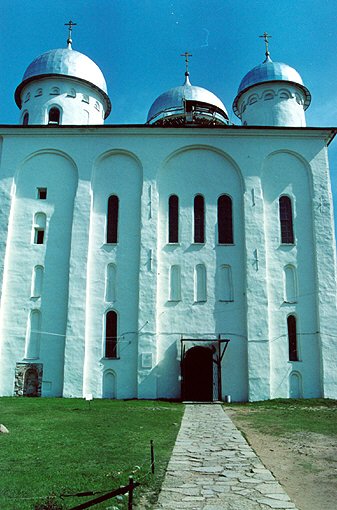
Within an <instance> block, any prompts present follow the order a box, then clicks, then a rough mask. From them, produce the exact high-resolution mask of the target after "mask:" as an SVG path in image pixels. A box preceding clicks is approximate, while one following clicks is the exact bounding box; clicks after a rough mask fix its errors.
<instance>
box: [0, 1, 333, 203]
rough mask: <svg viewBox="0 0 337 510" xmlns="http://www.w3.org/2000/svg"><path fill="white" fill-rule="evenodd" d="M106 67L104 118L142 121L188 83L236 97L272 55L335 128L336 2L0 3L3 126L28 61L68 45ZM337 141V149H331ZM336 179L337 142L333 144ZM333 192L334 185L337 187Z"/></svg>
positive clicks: (15, 114) (311, 118)
mask: <svg viewBox="0 0 337 510" xmlns="http://www.w3.org/2000/svg"><path fill="white" fill-rule="evenodd" d="M69 19H72V20H73V21H74V22H76V23H77V26H76V27H75V28H74V31H73V48H74V49H76V50H78V51H80V52H82V53H84V54H86V55H88V56H89V57H90V58H91V59H92V60H94V61H95V62H96V63H97V64H98V65H99V67H100V68H101V69H102V71H103V73H104V75H105V78H106V81H107V85H108V91H109V95H110V98H111V101H112V105H113V108H112V114H111V115H110V117H109V118H108V120H107V123H143V122H145V121H146V116H147V112H148V110H149V108H150V106H151V104H152V102H153V101H154V99H155V98H156V97H157V96H158V95H159V94H161V93H162V92H164V91H165V90H167V89H169V88H171V87H174V86H177V85H180V84H181V83H182V82H183V79H184V70H185V68H184V59H183V57H180V54H181V53H183V52H184V51H186V50H188V51H189V52H190V53H192V54H193V57H192V58H191V63H190V72H191V82H192V84H195V85H199V86H202V87H205V88H207V89H209V90H211V91H212V92H214V93H215V94H216V95H217V96H219V97H220V99H221V100H222V101H223V103H224V104H225V105H226V107H227V110H228V112H229V114H230V117H231V120H232V121H233V122H234V123H237V124H239V119H237V118H236V116H235V115H234V114H233V113H232V102H233V99H234V97H235V95H236V91H237V88H238V85H239V83H240V81H241V79H242V78H243V76H244V75H245V74H246V73H247V72H248V71H249V70H250V69H251V68H252V67H254V66H255V65H257V64H258V63H260V62H261V61H262V60H263V59H264V51H265V50H264V42H263V40H262V39H259V37H258V36H259V35H260V34H263V32H264V31H267V32H268V33H269V34H271V35H272V38H271V40H270V53H271V57H272V59H273V60H274V61H280V62H285V63H287V64H289V65H290V66H292V67H294V68H295V69H296V70H297V71H298V72H299V73H300V75H301V76H302V79H303V81H304V83H305V85H306V86H307V87H308V88H309V90H310V92H311V94H312V104H311V106H310V107H309V109H308V110H307V124H308V125H310V126H334V125H337V51H336V50H337V2H336V0H269V1H267V0H0V21H1V24H0V26H1V35H2V37H1V46H0V59H1V71H2V72H1V77H0V123H1V124H6V123H8V124H16V123H17V122H18V119H19V110H18V109H17V107H16V105H15V103H14V99H13V94H14V90H15V88H16V86H17V85H18V84H19V83H20V81H21V78H22V75H23V73H24V71H25V69H26V68H27V66H28V65H29V64H30V62H31V61H32V60H33V59H34V58H35V57H37V56H38V55H40V54H41V53H44V52H45V51H47V50H50V49H53V48H59V47H63V46H65V45H66V39H67V30H66V27H65V26H64V23H66V22H67V21H68V20H69ZM335 146H336V148H335ZM331 156H332V164H333V168H332V175H333V180H334V182H336V181H337V168H336V166H337V140H335V142H334V143H333V145H332V147H331ZM335 190H336V197H337V182H336V186H334V191H335Z"/></svg>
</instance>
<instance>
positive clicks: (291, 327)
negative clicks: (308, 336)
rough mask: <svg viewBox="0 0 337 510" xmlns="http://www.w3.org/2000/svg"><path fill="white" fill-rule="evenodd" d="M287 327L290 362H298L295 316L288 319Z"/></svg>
mask: <svg viewBox="0 0 337 510" xmlns="http://www.w3.org/2000/svg"><path fill="white" fill-rule="evenodd" d="M287 327H288V344H289V361H298V352H297V351H298V349H297V328H296V317H295V316H294V315H289V316H288V317H287Z"/></svg>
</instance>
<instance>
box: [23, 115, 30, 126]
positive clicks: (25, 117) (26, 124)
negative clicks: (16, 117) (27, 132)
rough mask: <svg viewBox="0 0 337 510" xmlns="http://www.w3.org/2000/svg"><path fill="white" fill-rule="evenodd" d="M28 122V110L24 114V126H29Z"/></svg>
mask: <svg viewBox="0 0 337 510" xmlns="http://www.w3.org/2000/svg"><path fill="white" fill-rule="evenodd" d="M28 123H29V113H28V112H26V113H25V114H24V116H23V119H22V125H23V126H28Z"/></svg>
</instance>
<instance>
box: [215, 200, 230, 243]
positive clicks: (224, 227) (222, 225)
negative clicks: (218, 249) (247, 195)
mask: <svg viewBox="0 0 337 510" xmlns="http://www.w3.org/2000/svg"><path fill="white" fill-rule="evenodd" d="M218 242H219V244H233V212H232V199H231V197H229V196H228V195H221V196H220V197H219V198H218Z"/></svg>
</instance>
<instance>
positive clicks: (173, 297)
mask: <svg viewBox="0 0 337 510" xmlns="http://www.w3.org/2000/svg"><path fill="white" fill-rule="evenodd" d="M180 280H181V279H180V266H171V268H170V295H169V300H170V301H180V300H181V281H180Z"/></svg>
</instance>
